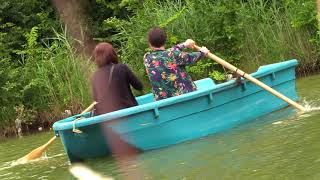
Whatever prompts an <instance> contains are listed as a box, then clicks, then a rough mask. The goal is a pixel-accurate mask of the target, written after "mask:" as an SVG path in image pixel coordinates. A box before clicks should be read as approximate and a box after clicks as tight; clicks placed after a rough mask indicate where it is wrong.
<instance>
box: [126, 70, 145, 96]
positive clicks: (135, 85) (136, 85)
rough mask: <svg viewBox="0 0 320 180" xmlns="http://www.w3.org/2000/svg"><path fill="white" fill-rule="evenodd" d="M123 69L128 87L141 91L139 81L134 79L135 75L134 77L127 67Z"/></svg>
mask: <svg viewBox="0 0 320 180" xmlns="http://www.w3.org/2000/svg"><path fill="white" fill-rule="evenodd" d="M124 68H125V71H126V74H127V78H128V81H129V83H130V85H131V86H132V87H133V88H134V89H136V90H139V91H142V90H143V85H142V83H141V81H140V80H139V79H138V78H137V77H136V75H134V73H133V72H132V71H131V70H130V69H129V67H128V66H127V65H124Z"/></svg>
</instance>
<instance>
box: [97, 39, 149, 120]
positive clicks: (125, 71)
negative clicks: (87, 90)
mask: <svg viewBox="0 0 320 180" xmlns="http://www.w3.org/2000/svg"><path fill="white" fill-rule="evenodd" d="M93 55H94V61H95V63H96V65H97V66H98V69H97V70H96V71H95V72H94V75H93V79H92V87H93V97H94V100H95V101H96V102H98V104H96V105H95V113H94V114H95V115H100V114H104V113H107V112H112V111H116V110H119V109H124V108H129V107H132V106H136V105H138V103H137V101H136V99H135V97H134V96H133V94H132V91H131V89H130V86H132V87H133V88H135V89H136V90H140V91H141V90H142V89H143V86H142V83H141V81H140V80H139V79H138V78H137V77H136V76H135V75H134V73H133V72H132V71H131V70H130V69H129V68H128V66H127V65H125V64H121V63H118V56H117V53H116V52H115V50H114V48H113V47H112V45H111V44H109V43H105V42H104V43H99V44H98V45H97V46H96V47H95V49H94V52H93Z"/></svg>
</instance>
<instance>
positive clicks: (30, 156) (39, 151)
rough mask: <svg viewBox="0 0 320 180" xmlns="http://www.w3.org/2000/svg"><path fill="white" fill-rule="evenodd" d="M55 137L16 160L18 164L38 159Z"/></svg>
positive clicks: (91, 106) (92, 105) (86, 110)
mask: <svg viewBox="0 0 320 180" xmlns="http://www.w3.org/2000/svg"><path fill="white" fill-rule="evenodd" d="M96 104H97V102H93V103H92V104H91V105H90V106H89V107H87V109H85V110H84V111H82V112H81V114H84V113H86V112H89V111H91V109H92V108H93V107H94V105H96ZM56 137H57V136H54V137H52V138H51V139H50V140H49V141H48V142H47V143H46V144H44V145H42V146H40V147H38V148H36V149H34V150H32V151H31V152H30V153H29V154H27V155H25V156H23V157H22V158H20V159H18V160H17V162H18V163H26V162H28V161H31V160H34V159H37V158H40V157H41V156H42V154H43V153H44V152H45V151H46V150H47V148H48V146H49V145H50V144H52V143H53V142H54V140H55V139H56Z"/></svg>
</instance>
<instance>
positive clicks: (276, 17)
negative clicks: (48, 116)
mask: <svg viewBox="0 0 320 180" xmlns="http://www.w3.org/2000/svg"><path fill="white" fill-rule="evenodd" d="M287 2H289V1H287ZM308 3H309V4H308ZM302 4H308V6H306V5H305V6H306V7H304V8H305V9H303V10H301V9H298V8H297V6H300V5H301V6H303V5H302ZM312 4H314V6H313V5H312ZM315 8H316V6H315V3H312V2H310V1H309V2H303V3H300V4H299V3H296V4H292V3H287V4H286V3H285V1H277V0H271V1H263V0H248V1H245V2H242V3H241V7H240V11H239V13H238V15H239V19H240V21H241V22H242V23H243V27H242V30H243V32H244V38H243V46H242V48H241V51H240V53H241V54H242V56H243V57H242V59H243V60H242V61H241V63H240V64H241V66H242V67H243V68H244V69H246V70H248V71H254V70H256V69H257V67H259V66H260V65H263V64H270V63H275V62H279V61H283V60H288V59H294V58H295V59H298V60H299V62H300V64H301V65H300V66H299V70H298V71H299V73H300V74H308V73H309V72H308V71H311V70H312V69H313V70H316V69H314V68H318V67H316V66H317V64H318V62H319V61H318V55H317V52H316V50H317V47H316V46H315V45H314V44H312V42H311V41H312V39H313V38H314V37H315V34H316V28H315V27H313V28H310V27H308V26H301V25H299V24H298V23H301V22H299V21H305V22H307V20H306V19H307V18H311V21H312V20H313V18H315V16H312V15H311V16H307V15H304V17H299V18H302V19H295V18H296V17H294V16H295V15H296V14H300V15H301V14H302V13H301V11H306V9H309V10H310V11H309V12H310V13H311V14H312V13H314V12H316V11H315ZM302 15H303V14H302ZM311 23H312V22H311ZM313 23H314V22H313Z"/></svg>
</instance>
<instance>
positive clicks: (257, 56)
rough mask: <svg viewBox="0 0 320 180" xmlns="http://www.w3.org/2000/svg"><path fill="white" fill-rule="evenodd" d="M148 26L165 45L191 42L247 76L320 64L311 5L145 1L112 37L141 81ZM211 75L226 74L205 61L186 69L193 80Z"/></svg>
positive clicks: (262, 0)
mask: <svg viewBox="0 0 320 180" xmlns="http://www.w3.org/2000/svg"><path fill="white" fill-rule="evenodd" d="M107 21H108V20H107ZM152 26H162V27H164V28H165V30H166V31H167V33H168V37H169V38H168V43H167V45H168V46H171V45H173V44H175V43H178V42H182V41H184V40H185V39H188V38H192V39H194V40H195V41H196V42H197V44H199V45H204V46H207V47H208V48H209V49H210V50H211V52H213V53H215V54H216V55H218V56H220V57H222V58H223V59H225V60H227V61H229V62H230V63H232V64H234V65H236V66H241V67H242V68H243V69H244V70H246V71H249V72H252V71H255V70H256V69H257V68H258V67H259V66H261V65H264V64H270V63H274V62H279V61H283V60H287V59H293V58H296V59H298V60H299V62H300V66H299V73H300V74H304V73H308V72H307V71H309V70H310V69H309V68H310V67H312V68H317V67H318V64H319V61H318V53H317V50H318V49H319V47H318V45H317V44H316V43H314V42H316V41H318V39H317V23H316V5H315V1H312V0H307V1H302V0H298V1H294V0H280V1H279V0H268V1H267V0H247V1H237V0H219V1H210V0H195V1H191V0H184V1H182V0H175V1H169V0H164V1H160V2H159V1H155V0H149V1H145V2H144V4H143V8H140V9H138V10H137V12H136V14H135V15H134V16H133V17H131V18H130V19H129V21H128V22H125V23H119V24H118V28H119V31H120V33H119V34H118V35H116V36H114V38H115V39H117V38H119V39H120V38H121V40H122V41H123V42H124V43H122V44H121V47H120V49H121V54H122V59H124V62H125V63H128V64H130V65H131V67H132V68H134V69H135V71H136V72H138V73H139V74H140V75H141V76H143V77H144V78H145V77H146V75H145V73H144V67H143V64H142V57H143V54H144V53H145V52H147V51H148V44H147V39H146V35H147V32H148V30H149V28H151V27H152ZM307 67H308V68H307ZM214 70H219V71H221V72H223V71H224V70H223V68H221V66H219V65H217V64H216V63H213V62H212V61H210V60H208V59H207V60H204V61H201V62H200V63H198V65H197V66H194V67H192V68H189V71H190V72H192V74H193V76H194V77H196V78H195V79H198V78H203V77H207V76H208V75H210V73H211V72H212V71H214Z"/></svg>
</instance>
